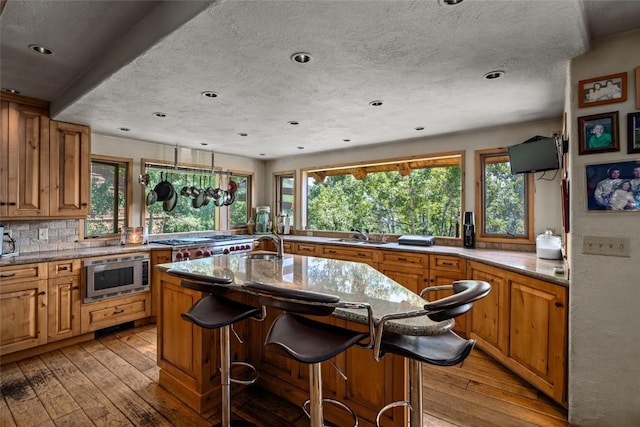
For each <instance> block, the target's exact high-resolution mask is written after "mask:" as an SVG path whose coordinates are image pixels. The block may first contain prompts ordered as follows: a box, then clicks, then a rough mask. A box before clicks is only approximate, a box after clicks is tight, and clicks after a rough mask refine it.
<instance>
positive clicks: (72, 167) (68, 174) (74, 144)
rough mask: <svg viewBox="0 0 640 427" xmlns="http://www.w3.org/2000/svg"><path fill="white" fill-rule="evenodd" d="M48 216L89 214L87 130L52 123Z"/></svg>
mask: <svg viewBox="0 0 640 427" xmlns="http://www.w3.org/2000/svg"><path fill="white" fill-rule="evenodd" d="M50 141H51V196H52V200H51V209H50V210H51V216H69V217H84V216H87V215H88V214H89V197H90V186H91V182H90V179H89V177H90V173H91V157H90V152H91V151H90V139H89V128H88V127H86V126H80V125H74V124H70V123H62V122H56V121H53V120H52V121H51V138H50Z"/></svg>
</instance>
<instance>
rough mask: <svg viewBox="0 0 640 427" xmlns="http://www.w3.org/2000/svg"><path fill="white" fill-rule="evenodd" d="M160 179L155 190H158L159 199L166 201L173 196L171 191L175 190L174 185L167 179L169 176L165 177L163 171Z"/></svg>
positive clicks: (159, 200)
mask: <svg viewBox="0 0 640 427" xmlns="http://www.w3.org/2000/svg"><path fill="white" fill-rule="evenodd" d="M160 180H161V181H160V182H159V183H158V184H157V185H156V187H155V188H154V189H153V190H154V191H155V192H156V195H157V196H158V197H157V201H158V202H164V201H165V200H167V199H168V198H169V196H171V191H172V190H173V186H172V185H171V183H170V182H169V181H167V176H164V178H163V173H162V172H160Z"/></svg>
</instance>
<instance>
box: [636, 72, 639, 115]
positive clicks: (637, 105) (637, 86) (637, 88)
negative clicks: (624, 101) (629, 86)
mask: <svg viewBox="0 0 640 427" xmlns="http://www.w3.org/2000/svg"><path fill="white" fill-rule="evenodd" d="M636 108H640V67H636Z"/></svg>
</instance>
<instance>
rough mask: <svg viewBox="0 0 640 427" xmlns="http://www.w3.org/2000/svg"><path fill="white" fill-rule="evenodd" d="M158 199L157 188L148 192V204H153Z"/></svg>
mask: <svg viewBox="0 0 640 427" xmlns="http://www.w3.org/2000/svg"><path fill="white" fill-rule="evenodd" d="M156 201H158V194H157V193H156V190H149V192H148V193H147V199H146V204H147V206H151V205H152V204H154V203H155V202H156Z"/></svg>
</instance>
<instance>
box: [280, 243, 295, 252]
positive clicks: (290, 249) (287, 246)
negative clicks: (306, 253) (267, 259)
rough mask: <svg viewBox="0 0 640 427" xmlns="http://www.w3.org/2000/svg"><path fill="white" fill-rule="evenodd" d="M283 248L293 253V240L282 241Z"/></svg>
mask: <svg viewBox="0 0 640 427" xmlns="http://www.w3.org/2000/svg"><path fill="white" fill-rule="evenodd" d="M282 249H283V250H284V252H285V253H288V254H290V253H292V252H293V251H294V249H295V244H294V243H293V242H282Z"/></svg>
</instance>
